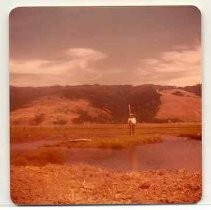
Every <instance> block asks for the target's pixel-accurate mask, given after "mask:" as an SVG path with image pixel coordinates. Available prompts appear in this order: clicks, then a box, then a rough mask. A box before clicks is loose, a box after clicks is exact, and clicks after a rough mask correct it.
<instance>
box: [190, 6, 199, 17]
mask: <svg viewBox="0 0 211 210" xmlns="http://www.w3.org/2000/svg"><path fill="white" fill-rule="evenodd" d="M190 7H191V8H192V9H193V10H194V11H196V12H197V13H198V14H199V16H200V17H201V16H202V12H201V9H199V7H198V6H196V5H190Z"/></svg>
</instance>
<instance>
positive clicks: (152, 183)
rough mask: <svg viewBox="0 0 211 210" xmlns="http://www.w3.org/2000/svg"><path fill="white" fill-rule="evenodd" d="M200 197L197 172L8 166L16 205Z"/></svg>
mask: <svg viewBox="0 0 211 210" xmlns="http://www.w3.org/2000/svg"><path fill="white" fill-rule="evenodd" d="M201 193H202V192H201V173H200V172H199V171H194V172H191V171H187V170H183V169H180V170H151V171H141V172H128V173H126V172H124V173H123V172H120V173H116V172H112V171H108V170H106V169H103V168H98V167H91V166H88V165H55V164H48V165H45V166H11V199H12V201H13V202H14V203H15V204H18V205H48V204H51V205H52V204H59V205H61V204H163V203H196V202H198V201H199V200H200V198H201Z"/></svg>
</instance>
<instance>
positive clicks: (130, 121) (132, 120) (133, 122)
mask: <svg viewBox="0 0 211 210" xmlns="http://www.w3.org/2000/svg"><path fill="white" fill-rule="evenodd" d="M136 123H137V120H136V118H135V116H134V115H133V114H130V116H129V118H128V125H129V129H130V136H133V135H135V126H136Z"/></svg>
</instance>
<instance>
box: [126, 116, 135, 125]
mask: <svg viewBox="0 0 211 210" xmlns="http://www.w3.org/2000/svg"><path fill="white" fill-rule="evenodd" d="M128 123H132V124H136V123H137V121H136V118H135V117H130V118H129V119H128Z"/></svg>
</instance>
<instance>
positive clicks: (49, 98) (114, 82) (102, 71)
mask: <svg viewBox="0 0 211 210" xmlns="http://www.w3.org/2000/svg"><path fill="white" fill-rule="evenodd" d="M9 27H10V30H9V32H10V34H9V42H10V62H9V66H10V165H11V170H10V171H11V173H10V175H11V179H10V184H11V188H10V192H11V200H12V201H13V202H14V203H15V204H16V205H75V204H169V203H170V204H190V203H197V202H198V201H200V199H201V197H202V136H203V134H202V119H201V118H202V116H201V115H202V105H201V101H202V82H201V75H202V74H201V60H202V59H201V13H200V11H199V10H198V9H197V8H196V7H194V6H130V7H127V6H124V7H118V6H115V7H106V6H105V7H100V6H99V7H91V6H89V7H86V6H83V7H77V6H74V7H18V8H15V9H13V10H12V11H11V12H10V15H9Z"/></svg>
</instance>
